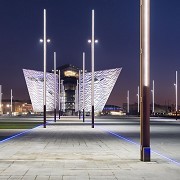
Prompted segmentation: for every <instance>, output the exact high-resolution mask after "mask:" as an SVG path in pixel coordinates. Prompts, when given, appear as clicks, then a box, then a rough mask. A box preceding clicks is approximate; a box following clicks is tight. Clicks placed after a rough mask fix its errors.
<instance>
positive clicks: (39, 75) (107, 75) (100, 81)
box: [23, 65, 121, 115]
mask: <svg viewBox="0 0 180 180" xmlns="http://www.w3.org/2000/svg"><path fill="white" fill-rule="evenodd" d="M57 70H60V72H61V73H60V77H61V80H60V82H61V93H60V99H61V103H60V104H61V106H60V109H61V111H62V112H63V114H64V115H75V113H76V112H77V111H78V110H79V109H80V110H81V111H82V99H83V96H82V89H83V88H82V84H83V83H82V81H83V78H82V75H80V83H79V84H80V85H79V87H80V89H78V86H77V84H78V80H79V69H78V68H76V67H75V66H73V65H64V66H61V67H59V68H57ZM120 72H121V68H116V69H110V70H103V71H96V72H95V84H94V87H95V88H94V89H95V99H94V102H95V112H100V111H102V109H103V107H104V105H105V104H106V102H107V100H108V97H109V95H110V93H111V91H112V89H113V87H114V85H115V83H116V81H117V78H118V76H119V74H120ZM23 73H24V76H25V81H26V84H27V88H28V91H29V95H30V99H31V102H32V106H33V110H34V111H35V112H43V81H44V79H43V72H40V71H34V70H27V69H23ZM81 74H82V73H81ZM56 78H57V81H56V82H57V85H56V87H57V88H56V92H55V93H56V97H57V99H56V103H57V104H56V106H57V107H58V104H59V103H58V99H59V94H58V83H59V82H58V81H59V80H58V74H57V76H56ZM46 84H47V87H46V88H47V89H46V90H47V92H46V93H47V97H46V100H47V107H46V108H47V111H53V109H54V74H53V73H50V72H49V73H47V83H46ZM78 94H79V96H78ZM85 111H86V112H90V111H91V72H86V73H85Z"/></svg>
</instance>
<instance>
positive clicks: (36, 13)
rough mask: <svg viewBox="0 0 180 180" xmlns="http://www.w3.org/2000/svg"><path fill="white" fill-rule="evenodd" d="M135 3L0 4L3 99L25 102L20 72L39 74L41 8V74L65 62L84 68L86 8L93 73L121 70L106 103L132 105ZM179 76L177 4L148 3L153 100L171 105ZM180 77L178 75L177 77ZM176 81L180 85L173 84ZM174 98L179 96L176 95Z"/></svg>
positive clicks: (36, 0)
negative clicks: (45, 42) (92, 40)
mask: <svg viewBox="0 0 180 180" xmlns="http://www.w3.org/2000/svg"><path fill="white" fill-rule="evenodd" d="M139 1H140V0H0V84H1V85H2V86H3V98H10V89H11V88H12V89H13V96H14V98H15V99H29V95H28V91H27V87H26V84H25V80H24V76H23V72H22V69H23V68H26V69H34V70H43V46H42V44H40V43H39V39H40V38H41V37H43V9H44V8H45V9H47V36H48V37H49V38H50V39H51V44H50V45H48V47H47V70H51V69H52V68H53V52H54V51H56V52H57V66H60V65H63V64H67V63H71V64H74V65H75V66H78V67H82V52H83V51H85V52H86V65H87V69H88V70H90V66H91V63H90V58H91V56H90V45H89V44H88V43H87V39H88V38H90V37H91V10H92V9H94V10H95V36H96V38H97V39H98V40H99V43H98V44H97V45H96V46H95V70H103V69H110V68H116V67H123V70H122V73H121V74H120V77H119V79H118V81H117V83H116V85H115V88H114V90H113V91H112V94H111V96H110V98H109V100H108V103H109V104H115V105H121V104H122V103H123V102H126V94H127V90H128V89H129V90H130V103H134V102H137V97H136V94H137V86H138V84H139ZM176 70H178V71H179V72H180V1H179V0H172V1H170V0H151V84H152V80H153V79H154V80H155V102H156V103H161V104H165V101H166V103H168V101H169V103H174V102H175V100H174V99H175V89H174V86H173V84H174V82H175V71H176ZM179 79H180V75H179ZM179 83H180V81H179ZM178 94H179V93H178Z"/></svg>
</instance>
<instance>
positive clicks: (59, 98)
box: [59, 70, 61, 119]
mask: <svg viewBox="0 0 180 180" xmlns="http://www.w3.org/2000/svg"><path fill="white" fill-rule="evenodd" d="M60 118H61V71H60V70H59V119H60Z"/></svg>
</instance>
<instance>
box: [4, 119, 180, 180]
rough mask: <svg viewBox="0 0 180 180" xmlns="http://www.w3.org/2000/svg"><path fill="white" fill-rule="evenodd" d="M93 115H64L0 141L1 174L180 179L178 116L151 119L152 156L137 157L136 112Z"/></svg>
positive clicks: (53, 179)
mask: <svg viewBox="0 0 180 180" xmlns="http://www.w3.org/2000/svg"><path fill="white" fill-rule="evenodd" d="M50 120H53V118H50ZM95 121H96V125H95V128H94V129H92V128H91V124H90V118H88V119H86V123H83V122H82V120H79V119H78V118H73V117H63V118H61V120H58V121H57V122H56V123H54V122H52V121H51V122H49V123H48V125H47V128H46V129H44V128H43V126H39V127H37V128H34V129H32V130H30V131H26V130H23V131H26V132H25V133H23V134H20V135H19V136H16V137H14V138H12V139H9V140H7V141H1V142H0V179H23V180H27V179H29V180H35V179H36V180H40V179H42V180H46V179H47V180H58V179H62V180H71V179H72V180H74V179H78V180H91V179H92V180H93V179H103V180H106V179H116V180H117V179H118V180H121V179H122V180H128V179H133V180H134V179H135V180H136V179H137V180H139V179H147V180H151V179H153V180H159V179H163V180H166V179H167V180H169V179H171V180H179V179H180V121H175V120H173V119H152V120H151V150H152V153H151V162H141V161H140V160H139V158H140V148H139V129H140V126H139V119H138V118H124V119H123V118H120V119H115V118H114V119H110V118H105V117H101V118H96V119H95ZM6 131H9V132H8V133H10V132H11V130H6ZM1 133H2V131H1ZM4 133H5V130H4ZM6 133H7V132H6ZM17 133H20V132H19V131H18V132H16V133H15V132H14V131H13V132H12V133H11V134H17Z"/></svg>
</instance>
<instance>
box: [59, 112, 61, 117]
mask: <svg viewBox="0 0 180 180" xmlns="http://www.w3.org/2000/svg"><path fill="white" fill-rule="evenodd" d="M59 119H61V111H60V110H59Z"/></svg>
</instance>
